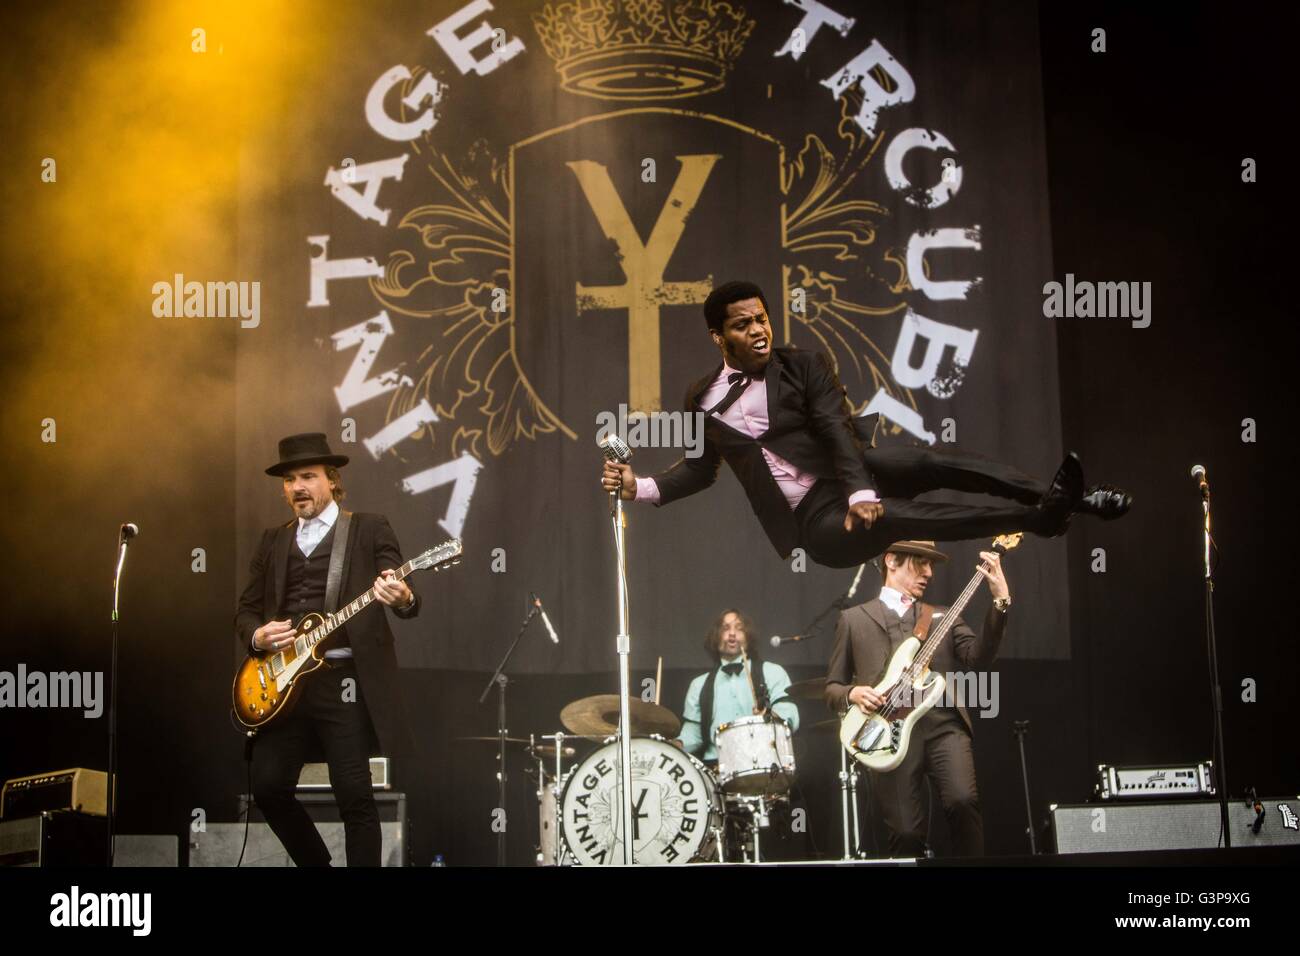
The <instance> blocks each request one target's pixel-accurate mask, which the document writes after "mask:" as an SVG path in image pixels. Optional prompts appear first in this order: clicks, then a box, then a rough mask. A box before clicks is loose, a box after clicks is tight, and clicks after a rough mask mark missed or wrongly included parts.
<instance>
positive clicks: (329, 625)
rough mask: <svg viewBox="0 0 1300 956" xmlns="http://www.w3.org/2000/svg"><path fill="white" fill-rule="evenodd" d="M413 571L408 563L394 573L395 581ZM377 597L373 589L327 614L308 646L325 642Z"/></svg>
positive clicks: (311, 634) (312, 635)
mask: <svg viewBox="0 0 1300 956" xmlns="http://www.w3.org/2000/svg"><path fill="white" fill-rule="evenodd" d="M412 570H413V567H412V562H410V561H407V562H406V563H405V564H403V565H402V566H401V567H400V568H398V569H397V570H396V571H394V572H393V580H395V581H401V580H402V579H403V578H405V577H406V576H407V575H408V574H410V573H411V571H412ZM377 597H378V596H377V595H376V594H375V589H374V588H373V587H372V588H371V589H370V590H369V591H367V592H366V593H365V594H363V595H361V596H360V597H359V598H357V599H356V600H355V601H352V602H351V603H350V604H346V605H344V606H343V607H341V608H339V609H338V610H337V611H335V612H334V613H333V614H327V615H326V616H325V623H324V624H322V625H321V626H320V627H318V628H316V630H314V631H312V632H311V633H310V634H308V635H307V642H308V643H307V646H308V647H313V646H315V645H316V644H319V643H320V642H321V641H323V640H325V638H327V637H329V636H330V635H331V634H333V633H334V632H335V631H336V630H338V629H339V628H340V627H342V626H343V625H344V624H346V623H347V622H348V620H349V619H350V618H351V617H352V615H354V614H356V613H357V612H359V611H364V610H365V609H366V608H367V607H369V606H370V605H371V603H373V602H374V601H375V600H376V599H377Z"/></svg>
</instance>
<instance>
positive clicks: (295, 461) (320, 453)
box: [266, 432, 348, 478]
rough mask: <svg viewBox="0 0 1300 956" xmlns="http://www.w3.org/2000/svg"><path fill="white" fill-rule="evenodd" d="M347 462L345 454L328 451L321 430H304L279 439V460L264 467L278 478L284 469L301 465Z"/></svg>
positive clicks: (335, 464)
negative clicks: (301, 432)
mask: <svg viewBox="0 0 1300 956" xmlns="http://www.w3.org/2000/svg"><path fill="white" fill-rule="evenodd" d="M347 463H348V456H347V455H336V454H334V453H333V452H331V451H330V446H329V443H328V442H327V441H326V440H325V435H324V433H323V432H306V433H305V434H302V435H290V436H289V437H288V438H281V439H280V460H279V461H278V462H276V463H275V464H274V465H272V466H271V467H270V468H268V469H266V473H267V474H268V475H275V476H276V477H277V478H278V477H280V476H282V475H283V474H284V473H285V472H286V471H292V470H293V469H294V468H301V467H302V466H303V465H334V466H335V467H340V466H342V465H346V464H347Z"/></svg>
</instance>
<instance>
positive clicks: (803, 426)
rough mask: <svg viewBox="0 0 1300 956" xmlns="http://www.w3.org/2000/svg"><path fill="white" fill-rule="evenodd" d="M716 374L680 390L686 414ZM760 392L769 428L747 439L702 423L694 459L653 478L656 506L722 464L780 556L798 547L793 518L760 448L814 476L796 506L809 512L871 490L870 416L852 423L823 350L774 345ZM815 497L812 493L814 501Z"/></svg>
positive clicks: (697, 487) (694, 487) (702, 484)
mask: <svg viewBox="0 0 1300 956" xmlns="http://www.w3.org/2000/svg"><path fill="white" fill-rule="evenodd" d="M721 371H722V363H721V362H719V363H718V365H717V367H716V368H714V370H713V371H712V372H711V373H710V374H709V375H707V376H705V377H704V378H702V379H700V380H699V381H698V382H695V383H694V384H692V385H691V387H690V388H689V389H687V390H686V401H685V409H686V412H687V413H688V414H690V413H694V412H699V411H702V409H701V408H700V406H699V398H700V395H701V394H703V393H704V391H705V390H706V389H708V387H709V386H710V385H711V384H712V383H713V381H714V380H715V379H716V378H717V377H718V374H719V373H720V372H721ZM764 384H765V385H766V387H767V416H768V423H769V424H768V429H767V431H766V432H764V433H763V434H762V435H760V436H759V437H758V438H750V437H749V436H748V435H745V434H743V433H741V432H738V431H736V430H735V429H734V428H732V427H731V426H729V425H726V424H724V423H723V422H722V421H721V420H720V419H718V418H717V416H714V415H709V416H707V417H706V418H705V422H704V452H703V454H702V455H700V457H698V458H682V459H681V460H680V461H678V462H677V463H676V464H675V465H673V466H672V467H671V468H669V469H668V470H667V471H664V472H661V473H659V474H657V475H654V476H653V477H654V480H655V484H656V485H658V486H659V499H660V504H667V503H668V502H670V501H676V500H677V499H678V498H685V497H686V496H687V495H693V494H695V493H696V492H697V491H703V490H704V489H705V488H707V487H709V486H710V485H712V484H713V482H714V481H716V480H717V477H718V467H719V465H720V464H721V463H722V462H723V461H724V460H725V461H726V463H727V464H728V466H730V468H731V470H732V471H733V472H735V475H736V477H737V478H738V479H739V480H740V484H741V486H742V487H743V488H744V489H745V494H746V495H747V496H748V497H749V504H750V506H751V507H752V508H753V509H754V514H755V515H757V516H758V520H759V522H760V523H761V524H762V525H763V530H764V531H765V532H767V537H768V540H770V541H771V542H772V546H773V547H774V548H776V550H777V553H778V554H780V555H781V557H782V558H788V557H789V556H790V552H792V551H793V550H794V549H795V548H796V547H797V546H798V545H799V519H798V518H796V516H795V512H793V511H791V510H790V505H789V503H788V502H787V501H786V499H785V496H784V495H782V494H781V488H780V486H778V485H777V483H776V479H775V478H773V477H772V472H771V470H770V469H769V468H768V466H767V462H766V461H765V460H764V459H763V452H762V449H763V448H767V449H769V450H770V451H771V452H772V453H773V454H775V455H778V456H780V457H781V458H784V459H785V460H786V461H788V462H790V463H791V464H792V465H795V466H796V467H798V468H799V469H801V470H803V471H805V472H808V473H810V474H813V475H816V476H817V478H818V479H820V480H819V481H818V482H817V484H816V485H814V486H813V488H812V489H811V490H810V491H809V492H808V496H807V497H808V499H812V500H806V501H804V502H801V503H800V508H799V510H800V511H801V512H806V513H812V511H813V510H815V508H816V505H817V502H818V501H820V500H822V499H823V498H824V497H827V496H838V497H840V498H842V499H843V502H844V504H845V506H846V508H847V505H848V497H849V495H851V494H852V493H853V492H855V491H862V490H864V489H867V488H874V487H875V485H874V483H873V480H872V477H871V475H870V473H869V472H868V471H867V466H866V464H865V463H864V462H863V459H862V454H863V450H864V444H863V442H864V439H869V438H870V435H871V431H872V427H873V426H874V424H875V422H876V416H874V415H872V416H871V417H870V420H866V419H863V418H854V417H853V410H852V407H851V406H850V405H849V402H848V398H847V397H846V395H845V392H844V387H843V386H842V385H841V384H840V382H839V379H838V378H837V377H836V375H835V370H834V369H833V368H832V367H831V363H830V359H829V358H827V357H826V355H825V354H824V353H822V352H811V351H807V352H806V351H801V350H799V349H796V348H786V347H781V348H775V349H773V350H772V357H771V359H770V360H769V361H768V364H767V369H766V371H765V375H764ZM814 496H816V497H815V498H814Z"/></svg>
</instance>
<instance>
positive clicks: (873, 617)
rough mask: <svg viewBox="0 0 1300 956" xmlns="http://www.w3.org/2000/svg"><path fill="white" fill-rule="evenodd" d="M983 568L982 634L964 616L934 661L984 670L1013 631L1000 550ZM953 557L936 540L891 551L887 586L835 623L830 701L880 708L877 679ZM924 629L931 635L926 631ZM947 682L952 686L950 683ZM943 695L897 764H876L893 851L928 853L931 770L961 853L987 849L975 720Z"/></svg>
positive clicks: (875, 784)
mask: <svg viewBox="0 0 1300 956" xmlns="http://www.w3.org/2000/svg"><path fill="white" fill-rule="evenodd" d="M980 557H981V558H983V559H984V562H985V563H984V565H983V566H982V567H981V568H980V569H979V570H980V573H981V574H983V575H984V577H985V578H987V579H988V582H989V590H990V591H991V592H992V595H993V603H992V604H991V605H990V607H989V611H988V614H987V616H986V617H985V619H984V627H983V631H982V632H981V633H980V634H978V635H977V634H976V633H975V632H974V631H972V630H971V629H970V628H969V627H968V626H967V625H966V623H965V622H964V621H962V620H961V619H960V618H958V619H957V620H956V621H955V622H954V623H953V625H952V630H951V632H950V634H949V635H948V637H947V639H946V640H944V642H943V643H942V644H941V645H940V646H939V649H938V651H937V652H936V653H935V655H934V658H933V660H932V661H931V664H930V667H931V670H933V671H935V672H938V673H941V674H948V673H953V672H956V671H979V670H983V669H985V668H987V667H988V666H989V665H990V664H991V663H992V662H993V659H994V658H995V657H996V656H997V652H998V646H999V644H1001V642H1002V636H1003V634H1004V632H1005V631H1006V620H1007V613H1008V609H1009V608H1010V606H1011V591H1010V589H1009V588H1008V586H1007V579H1006V577H1005V576H1004V575H1003V573H1002V565H1001V559H1000V557H999V556H998V555H997V554H995V553H993V552H991V551H985V552H981V553H980ZM946 560H948V558H947V555H945V554H943V553H942V552H940V551H938V550H936V549H935V547H934V542H932V541H899V542H896V543H894V544H892V545H890V546H889V549H888V550H887V551H886V552H885V556H884V562H885V564H884V569H883V573H884V587H883V588H881V591H880V595H879V596H878V597H876V598H875V599H873V600H871V601H868V602H866V603H865V604H860V605H858V606H857V607H851V608H849V609H848V610H846V611H844V612H843V613H842V614H841V615H840V619H839V623H838V624H837V625H836V628H835V647H834V649H833V650H832V651H831V659H830V668H829V671H828V673H827V676H826V703H827V704H828V705H829V706H830V707H831V708H832V709H833V710H835V711H836V712H837V713H843V712H844V711H845V710H846V709H847V708H849V707H858V708H859V709H861V710H862V712H863V713H868V714H869V713H872V712H873V711H874V710H875V709H876V708H877V707H879V706H880V705H881V704H882V703H883V702H884V698H883V697H882V696H881V695H880V694H878V693H876V691H875V690H874V689H873V687H874V686H875V685H876V684H877V683H879V682H880V681H881V680H882V679H883V677H884V675H885V670H886V668H887V666H888V665H889V661H890V658H891V657H892V656H893V653H894V651H896V650H897V649H898V646H899V645H900V644H902V643H903V641H905V640H907V638H908V637H910V636H911V635H912V633H913V632H914V630H915V629H916V627H917V624H918V620H919V621H920V622H924V620H925V616H926V613H927V606H926V605H925V604H924V603H923V602H922V601H921V598H922V597H923V596H924V594H925V590H926V586H927V585H928V584H929V582H930V577H931V575H932V574H933V571H934V562H936V561H946ZM928 610H930V611H933V616H932V617H931V618H930V624H929V626H928V627H927V628H926V634H929V632H930V631H932V630H933V629H934V628H935V627H937V626H938V624H939V622H940V620H941V616H942V611H943V609H942V608H939V609H935V608H928ZM921 636H925V635H921ZM952 686H953V684H952V682H949V688H952ZM942 703H943V702H941V703H940V704H938V705H936V706H935V707H934V709H932V710H931V711H929V712H928V713H926V714H925V715H924V716H922V717H921V718H920V720H919V721H918V722H917V724H916V726H915V728H914V730H913V735H912V740H911V745H910V747H909V748H908V752H907V756H906V757H905V758H904V759H903V762H902V763H901V764H900V765H899V766H898V767H897V768H896V769H894V770H893V771H891V772H889V773H877V772H875V771H868V773H869V774H870V778H871V792H872V799H874V800H875V803H876V807H877V809H878V811H879V813H880V815H881V818H882V819H883V820H884V823H885V827H886V829H887V831H888V833H889V854H890V856H921V855H923V854H924V853H925V837H926V818H925V807H926V796H925V778H926V777H927V776H928V777H929V778H930V781H931V783H933V785H934V788H935V792H936V793H937V794H938V797H939V802H940V803H941V804H942V805H943V811H944V814H945V815H946V816H947V818H948V825H949V829H950V830H951V831H952V838H953V846H954V850H955V852H956V853H957V854H958V855H960V856H982V855H983V853H984V821H983V817H982V816H981V814H980V808H979V791H978V788H977V787H976V784H975V756H974V752H973V750H972V748H971V720H970V715H969V714H968V713H967V712H966V708H965V707H963V706H960V701H957V703H958V705H959V706H957V707H945V706H942Z"/></svg>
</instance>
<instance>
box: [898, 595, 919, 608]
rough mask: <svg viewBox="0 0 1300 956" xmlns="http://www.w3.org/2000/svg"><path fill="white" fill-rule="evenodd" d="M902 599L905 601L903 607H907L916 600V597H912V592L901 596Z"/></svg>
mask: <svg viewBox="0 0 1300 956" xmlns="http://www.w3.org/2000/svg"><path fill="white" fill-rule="evenodd" d="M900 600H901V601H902V602H903V607H907V606H908V605H909V604H911V603H912V602H913V601H915V600H916V598H914V597H912V595H910V594H904V595H903V596H902V598H900Z"/></svg>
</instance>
